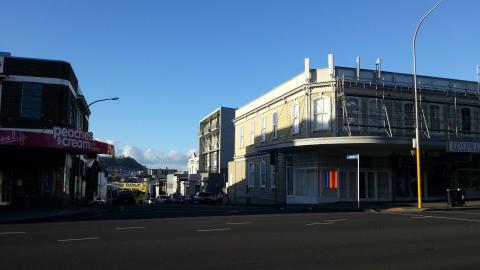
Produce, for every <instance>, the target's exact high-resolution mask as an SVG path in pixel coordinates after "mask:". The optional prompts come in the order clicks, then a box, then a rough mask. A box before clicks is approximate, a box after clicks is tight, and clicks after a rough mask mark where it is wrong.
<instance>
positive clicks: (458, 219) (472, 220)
mask: <svg viewBox="0 0 480 270" xmlns="http://www.w3.org/2000/svg"><path fill="white" fill-rule="evenodd" d="M425 217H429V218H436V219H446V220H457V221H469V222H480V220H478V219H467V218H452V217H439V216H425Z"/></svg>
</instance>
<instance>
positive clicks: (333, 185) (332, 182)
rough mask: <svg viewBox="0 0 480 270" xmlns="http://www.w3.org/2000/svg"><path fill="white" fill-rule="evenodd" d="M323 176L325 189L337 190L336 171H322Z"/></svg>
mask: <svg viewBox="0 0 480 270" xmlns="http://www.w3.org/2000/svg"><path fill="white" fill-rule="evenodd" d="M323 175H324V179H325V188H326V189H337V188H338V171H337V170H324V171H323Z"/></svg>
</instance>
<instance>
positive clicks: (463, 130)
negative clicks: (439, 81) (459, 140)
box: [460, 107, 473, 136]
mask: <svg viewBox="0 0 480 270" xmlns="http://www.w3.org/2000/svg"><path fill="white" fill-rule="evenodd" d="M464 110H468V118H469V122H468V123H467V125H465V122H464V118H463V116H464V114H463V112H464ZM460 125H461V129H460V130H461V131H462V134H463V135H467V136H471V135H472V131H473V122H472V108H470V107H461V108H460ZM465 126H467V127H468V130H466V129H465Z"/></svg>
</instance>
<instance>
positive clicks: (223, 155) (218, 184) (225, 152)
mask: <svg viewBox="0 0 480 270" xmlns="http://www.w3.org/2000/svg"><path fill="white" fill-rule="evenodd" d="M234 117H235V109H233V108H227V107H220V108H217V109H216V110H214V111H213V112H212V113H210V114H208V115H207V116H206V117H204V118H203V119H202V120H200V130H199V134H198V138H199V151H198V153H199V155H198V158H199V161H198V164H199V166H198V173H199V174H200V175H201V177H200V179H201V180H200V183H199V189H201V190H202V191H209V192H212V193H215V194H216V193H218V192H220V191H222V189H223V188H224V187H225V183H226V176H227V171H228V162H229V161H232V160H233V151H234V135H235V134H234V127H233V118H234ZM210 187H211V188H210Z"/></svg>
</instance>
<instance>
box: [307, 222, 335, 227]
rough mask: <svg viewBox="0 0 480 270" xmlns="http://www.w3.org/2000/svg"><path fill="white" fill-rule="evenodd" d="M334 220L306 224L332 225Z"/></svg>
mask: <svg viewBox="0 0 480 270" xmlns="http://www.w3.org/2000/svg"><path fill="white" fill-rule="evenodd" d="M330 224H333V222H314V223H307V224H305V226H315V225H330Z"/></svg>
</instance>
